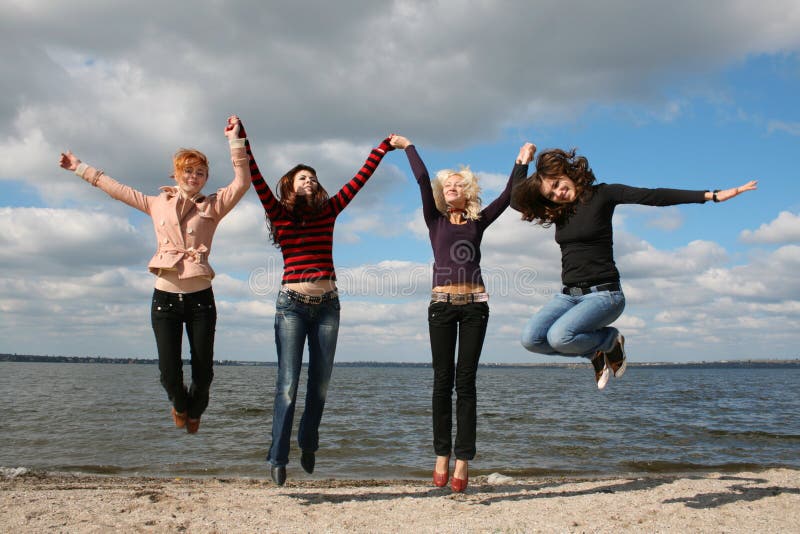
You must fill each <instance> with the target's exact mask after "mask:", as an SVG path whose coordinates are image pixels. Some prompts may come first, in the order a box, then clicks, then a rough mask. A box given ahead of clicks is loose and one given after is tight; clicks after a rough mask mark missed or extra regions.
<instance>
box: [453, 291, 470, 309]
mask: <svg viewBox="0 0 800 534" xmlns="http://www.w3.org/2000/svg"><path fill="white" fill-rule="evenodd" d="M469 297H470V295H469V294H465V295H461V294H458V293H456V294H451V295H450V304H454V305H456V306H463V305H464V304H469V302H470V300H469Z"/></svg>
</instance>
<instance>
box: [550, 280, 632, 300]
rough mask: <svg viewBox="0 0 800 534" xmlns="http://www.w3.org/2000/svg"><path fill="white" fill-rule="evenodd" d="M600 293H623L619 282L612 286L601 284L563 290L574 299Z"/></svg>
mask: <svg viewBox="0 0 800 534" xmlns="http://www.w3.org/2000/svg"><path fill="white" fill-rule="evenodd" d="M598 291H622V288H621V287H620V285H619V283H618V282H612V283H610V284H600V285H596V286H592V287H564V289H562V290H561V292H562V293H564V294H565V295H570V296H572V297H580V296H581V295H588V294H589V293H597V292H598Z"/></svg>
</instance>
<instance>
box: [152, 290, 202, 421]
mask: <svg viewBox="0 0 800 534" xmlns="http://www.w3.org/2000/svg"><path fill="white" fill-rule="evenodd" d="M150 321H151V323H152V325H153V333H154V334H155V336H156V346H157V347H158V369H159V371H160V372H161V385H162V386H164V389H165V390H166V391H167V397H169V400H170V401H171V402H172V405H173V406H174V407H175V410H176V411H178V412H188V414H189V417H191V418H192V419H197V418H198V417H200V416H201V415H202V413H203V412H204V411H205V409H206V407H208V395H209V390H210V389H211V381H212V380H213V379H214V370H213V365H214V331H215V329H216V325H217V307H216V305H215V303H214V292H213V291H212V290H211V288H210V287H209V288H208V289H204V290H203V291H198V292H196V293H185V294H182V293H169V292H167V291H161V290H159V289H156V290H154V291H153V306H152V308H151V310H150ZM184 324H185V325H186V335H187V337H188V338H189V353H190V354H191V362H192V384H191V386H190V387H189V389H188V390H187V389H186V386H185V385H184V383H183V360H182V359H181V341H182V339H183V325H184Z"/></svg>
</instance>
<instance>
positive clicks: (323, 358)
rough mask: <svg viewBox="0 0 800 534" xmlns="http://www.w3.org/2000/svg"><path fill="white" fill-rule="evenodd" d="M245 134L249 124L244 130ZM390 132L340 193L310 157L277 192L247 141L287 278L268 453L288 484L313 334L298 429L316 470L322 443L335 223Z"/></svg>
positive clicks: (333, 313) (335, 322) (331, 343)
mask: <svg viewBox="0 0 800 534" xmlns="http://www.w3.org/2000/svg"><path fill="white" fill-rule="evenodd" d="M241 135H242V137H244V136H245V134H244V130H242V133H241ZM390 150H393V148H392V147H391V146H390V144H389V138H386V139H384V140H383V141H382V142H381V144H380V145H379V146H378V147H377V148H373V149H372V151H371V152H370V155H369V156H368V157H367V160H366V161H365V162H364V165H363V166H362V167H361V169H360V170H359V171H358V172H357V173H356V175H355V176H354V177H353V178H352V179H351V180H350V181H349V182H347V183H346V184H345V185H344V186H343V187H342V188H341V189H340V190H339V192H338V193H336V194H335V195H334V196H332V197H329V196H328V193H327V192H326V191H325V189H324V188H323V187H322V186H321V185H320V183H319V181H318V180H317V173H316V171H315V170H314V169H313V168H312V167H309V166H308V165H302V164H300V165H296V166H294V167H293V168H291V169H290V170H289V171H288V172H287V173H286V174H284V175H283V177H281V179H280V180H279V181H278V185H277V191H278V194H277V197H276V195H274V194H273V193H272V191H271V190H270V188H269V186H268V185H267V183H266V182H265V181H264V178H263V176H262V175H261V172H260V171H259V170H258V165H256V162H255V159H254V158H253V154H252V152H251V150H250V146H249V144H248V145H247V154H248V156H249V158H250V171H251V176H252V182H253V186H254V187H255V190H256V192H257V193H258V197H259V199H260V200H261V204H262V205H263V206H264V211H265V212H266V217H267V221H268V224H269V229H270V236H271V237H272V241H273V243H274V244H275V245H276V246H278V247H279V248H280V249H281V253H282V254H283V278H282V280H281V290H280V293H279V294H278V300H277V303H276V305H275V344H276V346H277V352H278V376H277V380H276V387H275V404H274V411H273V415H272V445H271V446H270V449H269V454H268V456H267V461H268V462H269V464H270V475H271V476H272V480H273V481H274V482H275V483H276V484H278V485H283V483H284V482H285V481H286V464H287V463H288V462H289V442H290V438H291V434H292V422H293V419H294V408H295V399H296V396H297V385H298V382H299V380H300V370H301V367H302V361H303V346H304V345H305V343H306V340H308V353H309V362H308V383H307V386H306V401H305V409H304V411H303V416H302V417H301V419H300V428H299V430H298V434H297V441H298V445H299V447H300V450H301V456H300V464H301V465H302V467H303V469H304V470H305V471H306V472H307V473H312V472H313V471H314V464H315V460H316V457H315V453H316V451H317V449H318V448H319V425H320V421H321V419H322V411H323V408H324V407H325V397H326V394H327V390H328V383H329V382H330V378H331V372H332V370H333V357H334V353H335V352H336V340H337V337H338V334H339V310H340V307H339V297H338V293H337V290H336V272H335V270H334V267H333V227H334V224H335V223H336V217H337V216H338V215H339V214H340V213H341V212H342V210H344V208H345V207H347V205H348V204H349V203H350V201H351V200H353V198H354V197H355V195H356V193H358V192H359V191H360V190H361V188H362V187H363V186H364V184H366V182H367V180H368V179H369V178H370V176H372V173H373V172H375V169H376V168H377V167H378V165H379V164H380V162H381V160H382V159H383V156H384V155H385V154H386V152H388V151H390Z"/></svg>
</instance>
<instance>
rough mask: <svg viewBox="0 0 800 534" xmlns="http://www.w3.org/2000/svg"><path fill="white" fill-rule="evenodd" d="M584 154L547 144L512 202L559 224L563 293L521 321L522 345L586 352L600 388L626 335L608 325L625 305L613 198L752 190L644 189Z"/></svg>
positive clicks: (618, 366) (620, 359) (658, 201)
mask: <svg viewBox="0 0 800 534" xmlns="http://www.w3.org/2000/svg"><path fill="white" fill-rule="evenodd" d="M594 182H595V176H594V173H593V172H592V170H591V168H590V167H589V162H588V160H587V159H586V158H585V157H583V156H579V155H576V154H575V150H572V151H570V152H566V151H564V150H560V149H552V150H547V151H544V152H542V153H541V154H540V155H539V157H538V158H537V160H536V172H534V173H533V174H532V175H531V176H530V177H529V178H526V179H520V180H518V181H516V182H515V184H514V186H513V191H512V194H511V207H512V208H513V209H515V210H517V211H520V212H521V213H522V218H523V219H524V220H526V221H533V222H535V223H537V224H541V225H542V226H544V227H548V226H550V225H551V224H555V225H556V235H555V237H556V242H557V243H558V244H559V245H560V246H561V280H562V283H563V285H564V287H563V289H562V292H561V293H559V294H557V295H556V296H555V297H554V298H553V299H552V300H551V301H550V302H549V303H547V304H546V305H545V306H543V307H542V309H541V310H539V312H538V313H536V315H534V316H533V317H532V318H531V319H530V320H529V321H528V324H527V325H526V326H525V328H524V330H523V332H522V345H523V346H524V347H525V348H526V349H528V350H529V351H531V352H537V353H540V354H558V355H561V356H583V357H585V358H588V359H589V360H591V362H592V366H593V367H594V370H595V380H596V382H597V387H598V389H603V388H604V387H605V386H606V383H607V382H608V378H609V375H610V374H613V375H614V376H615V377H620V376H622V374H623V373H624V372H625V365H626V361H625V338H624V337H623V336H622V335H621V334H620V333H619V331H618V330H617V329H616V328H613V327H610V326H608V325H610V324H611V323H613V322H614V321H615V320H616V319H617V317H619V316H620V315H621V314H622V310H623V309H624V308H625V295H624V294H623V293H622V287H621V286H620V283H619V271H617V267H616V265H615V264H614V250H613V233H612V227H611V218H612V216H613V215H614V208H615V207H616V206H617V205H618V204H645V205H648V206H672V205H675V204H691V203H695V204H702V203H704V202H706V201H708V200H713V201H714V202H724V201H726V200H729V199H731V198H733V197H735V196H736V195H739V194H741V193H744V192H745V191H750V190H753V189H755V188H756V185H757V182H756V181H750V182H748V183H746V184H744V185H742V186H740V187H734V188H732V189H725V190H715V191H713V192H711V191H687V190H680V189H643V188H638V187H630V186H627V185H621V184H595V183H594Z"/></svg>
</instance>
